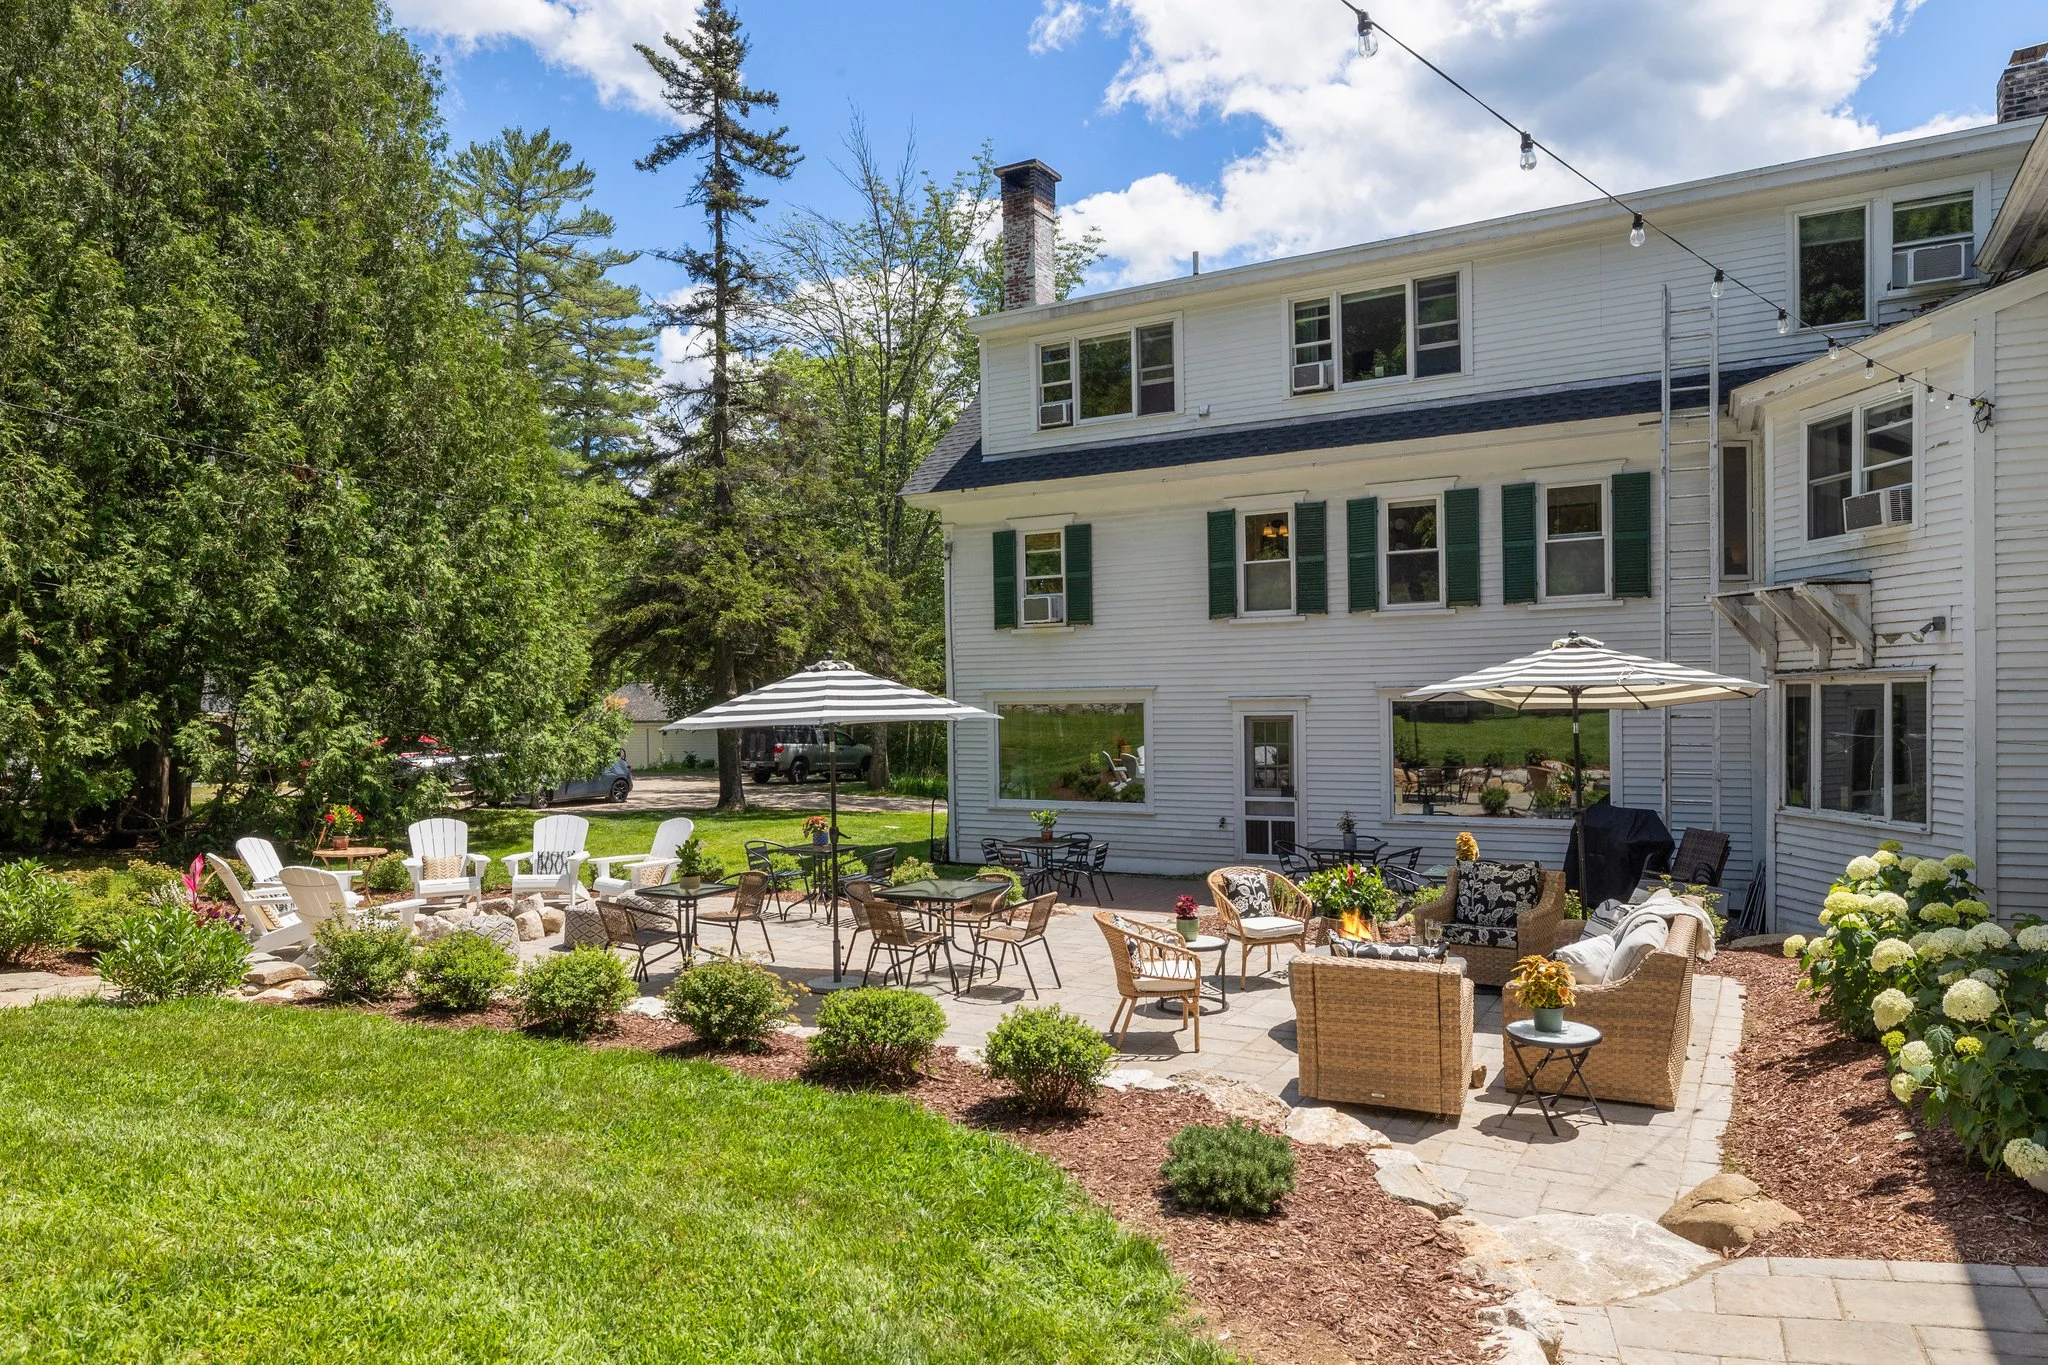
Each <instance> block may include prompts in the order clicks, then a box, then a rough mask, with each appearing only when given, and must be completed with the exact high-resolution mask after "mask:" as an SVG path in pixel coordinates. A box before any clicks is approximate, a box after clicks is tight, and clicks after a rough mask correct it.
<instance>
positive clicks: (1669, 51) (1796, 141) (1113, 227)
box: [396, 0, 2048, 293]
mask: <svg viewBox="0 0 2048 1365" xmlns="http://www.w3.org/2000/svg"><path fill="white" fill-rule="evenodd" d="M396 8H397V11H398V16H399V21H400V23H401V24H402V25H404V26H405V27H407V28H408V29H409V30H410V31H411V32H412V33H413V35H414V38H415V41H417V42H419V43H420V45H421V46H422V47H423V48H425V49H427V50H428V51H429V52H431V53H433V54H435V55H436V56H437V58H438V60H439V61H440V63H441V67H442V71H443V75H444V79H445V81H446V83H447V97H446V99H445V102H444V112H445V115H446V118H447V122H448V130H449V134H450V138H451V141H452V142H453V143H454V144H455V145H457V146H460V145H461V144H463V143H466V142H468V141H470V140H472V139H481V138H487V137H489V136H491V135H492V134H494V133H495V132H497V131H498V130H499V129H500V128H502V127H504V126H506V125H507V124H512V123H517V124H522V125H524V126H526V127H528V128H529V129H531V128H537V127H540V126H543V125H546V126H549V127H551V128H552V129H553V130H554V132H555V133H556V135H557V136H559V137H562V138H564V139H566V140H568V141H569V142H571V143H572V144H574V146H575V147H576V150H577V152H578V153H579V155H581V156H582V157H583V158H584V159H585V160H586V161H587V162H588V163H589V164H590V165H591V166H592V168H593V169H594V170H595V171H596V172H597V176H598V180H597V193H596V196H595V200H594V202H595V203H596V204H597V205H598V206H599V207H601V208H603V209H605V210H606V211H608V212H609V213H611V214H612V216H613V217H614V218H615V219H616V220H617V223H618V229H619V231H618V238H617V244H618V245H619V246H621V247H624V248H628V249H634V248H639V249H652V248H656V247H660V246H664V245H670V244H674V243H676V242H677V241H679V240H682V239H685V238H687V237H689V236H691V235H692V234H694V233H695V232H696V231H697V227H698V222H697V218H696V215H695V213H694V212H693V211H689V210H680V209H678V208H677V207H676V205H677V204H678V203H679V202H680V199H681V197H682V181H683V179H684V177H683V175H682V174H680V173H678V172H677V171H675V170H670V171H668V172H664V173H661V174H656V175H650V174H646V173H642V172H639V171H636V170H635V169H634V168H633V164H632V163H633V160H634V158H636V157H637V156H639V155H641V154H642V153H644V152H645V150H646V149H647V147H648V146H649V145H650V144H651V143H652V142H653V140H654V139H655V138H656V137H657V136H659V135H660V133H661V132H662V131H663V130H664V128H666V127H667V126H668V125H667V123H666V121H665V119H664V118H663V117H662V115H661V114H660V112H659V111H658V110H656V109H653V108H650V107H649V104H648V90H647V88H646V86H645V82H644V78H642V77H641V76H640V75H639V74H638V73H639V72H640V71H641V70H643V69H644V64H642V63H641V62H640V60H639V58H638V57H637V56H635V55H633V54H632V52H631V49H630V44H631V42H632V41H634V40H635V39H641V40H647V41H653V40H655V39H656V38H657V36H658V34H659V32H660V30H661V29H662V27H664V26H668V27H677V26H680V25H682V24H686V23H687V22H688V18H689V14H690V4H689V3H688V0H398V3H397V5H396ZM736 8H737V9H738V11H739V13H740V15H741V17H742V18H743V19H744V20H745V21H746V25H747V30H748V32H749V34H750V36H751V38H752V40H753V45H754V53H753V58H752V62H751V67H750V71H749V75H750V76H751V78H752V79H753V80H754V82H755V83H756V84H759V85H765V86H767V87H769V88H771V89H774V90H776V91H778V92H779V93H780V94H781V96H782V100H783V103H782V109H781V114H780V117H781V119H782V120H783V121H784V122H786V123H788V124H789V126H790V131H791V135H792V137H793V138H794V139H795V140H796V141H797V142H798V143H799V144H800V145H801V146H802V148H803V149H804V152H805V158H806V159H805V161H804V163H803V165H802V166H801V167H800V168H799V170H798V172H797V174H796V176H795V177H794V178H793V179H792V180H791V181H789V182H788V183H787V184H785V185H783V186H779V187H775V188H773V189H771V190H770V191H769V192H770V194H771V195H772V196H773V197H774V198H775V200H776V207H774V208H771V209H769V210H768V211H767V213H768V214H770V215H772V214H775V213H777V212H779V211H783V210H786V209H787V208H789V207H794V206H797V205H808V206H816V207H821V208H825V209H827V210H830V209H834V208H839V207H843V206H845V205H846V203H847V200H848V196H847V193H846V191H845V189H844V187H843V186H842V185H841V184H840V183H839V181H838V179H837V176H836V174H835V172H834V170H833V167H832V162H833V161H834V160H835V159H837V158H839V157H840V155H841V148H840V141H841V138H842V137H843V136H844V133H845V130H846V126H847V122H848V119H849V117H850V116H851V114H852V113H853V112H854V111H856V110H857V111H858V112H859V113H860V115H861V116H862V117H863V118H864V120H865V121H866V124H867V126H868V129H869V131H870V135H871V136H872V138H873V140H874V141H875V142H876V143H877V145H878V146H880V147H881V148H882V149H884V151H885V152H893V151H894V150H896V149H898V148H900V147H901V146H902V145H903V144H904V141H905V140H906V139H907V138H908V137H910V136H911V135H912V134H913V133H914V135H915V137H916V140H917V150H918V156H919V159H920V161H921V162H922V164H924V165H925V166H927V167H929V168H930V169H932V170H934V171H937V172H941V173H946V172H950V171H952V170H953V169H955V168H958V167H960V166H962V165H964V164H965V163H966V162H967V161H968V160H969V159H970V158H971V157H972V156H973V155H974V152H975V150H976V149H977V147H979V146H980V144H981V143H982V142H983V141H988V142H990V143H992V144H993V146H994V149H995V152H996V154H997V156H998V157H999V158H1001V159H1005V160H1008V159H1017V158H1021V157H1025V156H1037V157H1040V158H1042V159H1043V160H1045V161H1047V162H1049V163H1050V164H1051V165H1053V166H1054V167H1056V168H1057V169H1058V170H1059V171H1060V172H1061V174H1062V176H1063V177H1064V179H1063V182H1062V184H1061V186H1060V192H1061V199H1062V203H1063V204H1064V205H1070V206H1078V207H1077V208H1076V210H1075V211H1076V213H1077V216H1079V217H1081V218H1083V219H1084V220H1085V221H1086V222H1088V223H1089V224H1090V225H1092V226H1094V227H1096V228H1098V229H1099V230H1102V231H1103V232H1104V233H1105V234H1106V236H1107V237H1108V238H1109V240H1110V244H1111V247H1112V251H1113V254H1114V257H1115V259H1114V260H1112V261H1111V262H1109V263H1107V264H1106V265H1105V267H1104V270H1103V273H1102V275H1101V277H1100V279H1099V280H1098V283H1120V282H1129V281H1135V280H1141V279H1146V278H1156V277H1158V276H1159V275H1161V274H1166V273H1172V272H1174V271H1175V270H1176V269H1177V268H1178V264H1177V263H1179V262H1181V261H1184V259H1185V255H1186V252H1187V251H1188V250H1190V249H1201V250H1202V251H1203V255H1204V259H1205V261H1211V260H1213V261H1216V262H1217V263H1223V262H1228V261H1237V260H1245V259H1254V258H1257V257H1260V256H1267V255H1273V254H1280V253H1284V252H1287V251H1293V250H1302V249H1310V248H1314V247H1319V246H1327V245H1334V244H1337V243H1339V242H1343V241H1357V240H1363V239H1367V238H1371V237H1376V236H1380V235H1384V234H1385V233H1388V232H1395V231H1408V230H1414V229H1415V228H1418V227H1427V226H1433V225H1436V224H1438V223H1440V222H1445V221H1458V220H1461V219H1465V218H1473V217H1482V216H1486V215H1487V214H1489V213H1495V212H1506V211H1513V210H1517V209H1521V208H1527V207H1534V206H1536V205H1537V204H1539V203H1543V202H1552V203H1554V202H1562V201H1564V200H1568V199H1573V198H1578V197H1582V196H1580V195H1579V194H1577V193H1575V192H1573V190H1572V187H1571V186H1570V185H1569V183H1567V182H1564V181H1563V180H1562V178H1561V176H1559V175H1554V174H1551V173H1550V170H1549V168H1545V171H1544V173H1542V174H1539V175H1537V176H1533V177H1532V176H1521V175H1519V174H1518V173H1517V172H1515V171H1514V170H1513V169H1512V167H1513V160H1514V154H1513V146H1512V140H1511V137H1510V135H1508V134H1506V133H1504V131H1503V130H1501V129H1499V127H1498V125H1493V124H1491V123H1490V121H1489V120H1487V119H1486V117H1485V116H1484V115H1483V114H1482V113H1481V112H1480V111H1478V110H1476V109H1473V108H1472V107H1470V106H1469V105H1465V104H1464V103H1463V102H1462V101H1460V100H1458V99H1456V98H1455V97H1453V96H1451V95H1450V94H1449V93H1448V92H1446V91H1444V90H1443V89H1442V88H1441V87H1440V86H1439V85H1437V84H1436V83H1435V82H1434V81H1433V78H1429V77H1427V76H1426V75H1425V74H1423V73H1421V72H1420V71H1419V69H1417V68H1415V66H1414V64H1413V63H1412V62H1410V61H1408V60H1407V59H1406V58H1405V57H1403V56H1401V55H1400V54H1399V53H1397V52H1394V51H1392V50H1390V49H1386V48H1383V49H1382V51H1381V53H1380V54H1379V55H1378V56H1376V57H1374V58H1373V59H1372V60H1371V61H1369V62H1367V61H1363V60H1360V59H1357V58H1356V57H1355V55H1354V54H1353V51H1352V47H1351V20H1350V17H1349V15H1348V14H1346V13H1345V12H1344V10H1343V9H1342V8H1341V7H1340V5H1339V3H1338V0H1199V3H1197V0H1104V3H1092V2H1090V0H979V2H978V3H957V2H956V3H947V4H936V3H912V2H911V0H866V3H863V4H857V5H849V4H846V3H843V0H842V2H841V3H833V4H825V3H818V2H817V0H775V2H774V3H765V2H763V0H738V4H737V6H736ZM1373 10H1374V13H1375V15H1376V17H1378V18H1379V19H1380V20H1381V21H1382V22H1383V23H1385V24H1387V25H1388V26H1390V28H1392V29H1393V31H1395V32H1397V33H1400V34H1401V35H1402V36H1404V37H1406V38H1408V39H1409V40H1410V41H1411V42H1414V43H1415V44H1416V45H1417V46H1418V47H1420V48H1422V49H1423V50H1424V51H1426V52H1429V53H1430V55H1432V56H1433V57H1434V58H1436V59H1437V60H1439V61H1441V62H1443V63H1444V64H1445V65H1447V66H1449V67H1451V69H1452V70H1453V71H1454V72H1456V73H1458V74H1460V75H1461V76H1462V77H1463V78H1464V79H1466V80H1467V81H1468V82H1470V83H1472V84H1474V85H1475V87H1477V88H1480V89H1481V92H1482V93H1485V94H1487V95H1488V96H1489V97H1493V98H1497V99H1498V100H1499V101H1501V102H1502V103H1503V105H1504V106H1505V107H1506V108H1507V110H1508V111H1509V112H1510V113H1511V114H1512V115H1513V116H1515V117H1517V118H1518V119H1526V120H1527V121H1528V122H1529V123H1530V125H1531V126H1533V127H1534V128H1535V129H1536V131H1537V132H1538V134H1539V135H1540V136H1543V137H1545V138H1546V139H1549V140H1553V141H1556V142H1557V143H1558V145H1559V146H1560V147H1561V149H1562V150H1564V151H1566V152H1567V154H1570V155H1574V156H1575V157H1583V159H1584V160H1585V162H1586V163H1587V164H1590V165H1592V166H1594V167H1595V168H1596V174H1601V175H1603V177H1605V178H1608V179H1609V180H1610V181H1612V182H1614V183H1615V184H1616V187H1617V188H1629V187H1637V186H1641V185H1645V184H1654V183H1661V182H1667V181H1671V180H1678V179H1684V178H1689V177H1691V176H1693V175H1698V174H1711V173H1716V172H1720V171H1727V170H1734V169H1738V168H1740V167H1742V166H1747V165H1756V164H1765V163H1768V162H1772V161H1779V160H1785V159H1790V158H1791V157H1794V156H1799V155H1811V154H1815V153H1817V152H1822V151H1829V150H1835V149H1837V148H1839V147H1842V146H1852V145H1861V144H1864V143H1869V142H1873V141H1876V140H1877V139H1878V138H1879V137H1884V136H1897V135H1899V134H1901V133H1904V132H1908V131H1910V130H1923V131H1926V130H1938V129H1940V128H1945V127H1950V126H1955V125H1956V124H1958V123H1961V122H1970V121H1981V120H1983V119H1985V118H1988V117H1989V116H1990V112H1991V98H1992V88H1993V84H1994V82H1995V80H1996V78H1997V73H1998V71H1999V70H2000V69H2001V68H2002V67H2003V65H2004V62H2005V58H2006V55H2007V53H2008V52H2009V51H2010V50H2011V49H2013V48H2015V47H2018V46H2024V45H2027V44H2029V43H2033V42H2038V41H2048V6H2042V5H2037V4H2031V3H2028V4H2019V3H2013V0H2003V2H2002V3H2001V2H2000V0H1926V2H1925V3H1924V4H1921V5H1920V6H1919V7H1918V8H1917V9H1914V10H1912V11H1911V12H1910V13H1908V12H1906V7H1905V5H1904V4H1903V3H1902V2H1901V0H1699V2H1698V3H1689V4H1686V5H1684V6H1679V5H1665V4H1662V3H1660V0H1628V2H1627V3H1624V0H1531V3H1525V4H1518V5H1516V6H1513V7H1504V6H1500V5H1498V4H1497V3H1491V2H1490V0H1398V2H1397V3H1386V4H1375V5H1374V6H1373ZM1503 12H1506V13H1507V15H1508V17H1505V18H1504V17H1502V13H1503ZM636 83H637V85H636ZM1331 184H1342V185H1343V186H1345V187H1346V188H1345V190H1344V191H1343V192H1342V193H1336V194H1333V193H1331V192H1329V190H1328V188H1327V187H1328V186H1330V185H1331ZM629 276H630V278H632V279H634V280H635V282H637V283H639V284H640V285H641V286H642V287H643V288H645V289H648V290H649V291H650V292H656V293H659V292H663V291H667V290H670V289H674V288H676V287H678V286H679V284H680V278H679V275H678V272H676V271H675V270H674V269H673V268H672V267H670V266H668V265H666V264H665V263H662V262H659V261H654V260H652V259H649V260H646V261H643V262H641V263H640V264H639V265H637V266H635V267H633V268H632V269H631V271H630V272H629Z"/></svg>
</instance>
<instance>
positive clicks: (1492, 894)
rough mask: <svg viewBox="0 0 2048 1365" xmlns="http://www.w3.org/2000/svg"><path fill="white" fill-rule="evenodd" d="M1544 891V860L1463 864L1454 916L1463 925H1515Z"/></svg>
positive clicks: (1459, 874)
mask: <svg viewBox="0 0 2048 1365" xmlns="http://www.w3.org/2000/svg"><path fill="white" fill-rule="evenodd" d="M1542 891H1543V864H1541V863H1459V864H1458V904H1457V907H1456V909H1455V910H1454V912H1453V916H1454V918H1455V919H1456V921H1457V922H1458V923H1460V924H1477V925H1488V926H1499V925H1513V924H1514V922H1515V917H1516V916H1517V915H1519V914H1521V913H1522V912H1523V911H1524V910H1528V909H1530V908H1532V907H1533V906H1534V905H1535V904H1536V898H1537V897H1538V896H1539V895H1541V894H1542Z"/></svg>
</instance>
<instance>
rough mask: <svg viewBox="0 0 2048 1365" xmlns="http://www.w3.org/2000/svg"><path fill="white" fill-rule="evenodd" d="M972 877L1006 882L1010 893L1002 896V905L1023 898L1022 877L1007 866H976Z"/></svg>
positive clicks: (1016, 902)
mask: <svg viewBox="0 0 2048 1365" xmlns="http://www.w3.org/2000/svg"><path fill="white" fill-rule="evenodd" d="M974 877H975V880H977V881H984V882H1008V883H1009V884H1010V894H1009V895H1008V896H1005V897H1004V898H1003V904H1004V905H1017V904H1020V903H1021V902H1022V901H1023V899H1024V879H1023V878H1022V877H1020V876H1018V875H1017V874H1016V873H1015V872H1012V871H1011V870H1010V869H1009V868H1007V867H977V868H975V869H974Z"/></svg>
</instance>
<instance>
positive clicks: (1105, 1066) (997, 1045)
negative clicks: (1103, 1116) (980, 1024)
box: [984, 1005, 1116, 1114]
mask: <svg viewBox="0 0 2048 1365" xmlns="http://www.w3.org/2000/svg"><path fill="white" fill-rule="evenodd" d="M984 1056H985V1060H986V1061H987V1064H988V1070H989V1074H990V1075H991V1076H994V1077H995V1078H996V1079H997V1080H999V1081H1008V1082H1009V1083H1010V1086H1011V1088H1012V1089H1014V1090H1015V1091H1016V1092H1017V1097H1018V1098H1019V1099H1021V1100H1022V1101H1023V1102H1024V1107H1025V1108H1027V1109H1029V1110H1031V1111H1032V1112H1033V1113H1038V1114H1049V1113H1063V1112H1065V1111H1067V1110H1070V1109H1077V1108H1079V1107H1081V1105H1083V1104H1085V1103H1086V1102H1087V1101H1088V1100H1090V1099H1092V1098H1093V1097H1094V1095H1095V1091H1096V1088H1097V1087H1098V1086H1100V1085H1101V1083H1102V1077H1103V1075H1104V1073H1106V1072H1107V1071H1108V1070H1109V1063H1110V1059H1111V1058H1112V1057H1114V1056H1116V1049H1115V1048H1113V1047H1111V1046H1110V1045H1109V1044H1108V1043H1107V1042H1105V1041H1103V1037H1102V1035H1101V1034H1100V1033H1099V1032H1097V1031H1096V1028H1095V1026H1094V1025H1093V1024H1091V1023H1089V1022H1088V1021H1087V1020H1086V1019H1083V1018H1082V1017H1081V1016H1080V1015H1078V1014H1068V1013H1067V1012H1066V1011H1065V1010H1063V1009H1061V1008H1060V1007H1059V1006H1058V1005H1046V1006H1044V1007H1043V1008H1032V1007H1026V1008H1023V1009H1017V1010H1012V1011H1010V1013H1008V1014H1006V1015H1004V1016H1003V1019H1002V1022H1000V1023H998V1024H997V1025H996V1026H995V1028H994V1029H992V1030H990V1032H989V1035H988V1046H987V1048H986V1049H985V1053H984Z"/></svg>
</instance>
